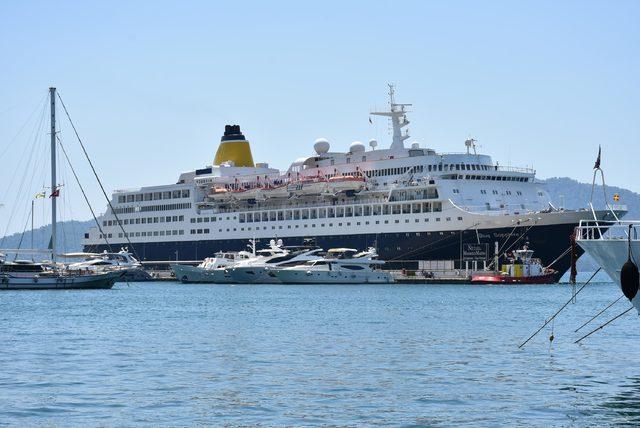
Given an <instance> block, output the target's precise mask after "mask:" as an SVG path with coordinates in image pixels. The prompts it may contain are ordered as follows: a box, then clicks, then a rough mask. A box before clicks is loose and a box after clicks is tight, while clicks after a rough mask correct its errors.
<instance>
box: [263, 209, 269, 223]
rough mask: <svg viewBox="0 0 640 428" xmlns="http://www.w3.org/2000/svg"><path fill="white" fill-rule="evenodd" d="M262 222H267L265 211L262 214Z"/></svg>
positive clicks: (267, 214) (267, 217)
mask: <svg viewBox="0 0 640 428" xmlns="http://www.w3.org/2000/svg"><path fill="white" fill-rule="evenodd" d="M262 221H269V213H268V212H267V211H263V212H262Z"/></svg>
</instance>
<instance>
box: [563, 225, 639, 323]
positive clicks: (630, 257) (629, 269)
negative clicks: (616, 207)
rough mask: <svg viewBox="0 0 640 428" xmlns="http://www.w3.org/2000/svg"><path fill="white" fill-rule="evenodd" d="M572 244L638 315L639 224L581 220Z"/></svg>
mask: <svg viewBox="0 0 640 428" xmlns="http://www.w3.org/2000/svg"><path fill="white" fill-rule="evenodd" d="M576 243H577V244H578V245H579V246H580V247H581V248H582V249H583V250H584V251H585V252H586V253H588V254H589V255H591V257H593V258H594V260H595V261H596V262H597V263H598V264H599V265H600V266H601V267H602V269H603V270H604V271H605V272H607V274H608V275H609V276H610V277H611V279H612V280H613V281H614V282H615V283H616V284H618V286H619V287H620V289H621V290H622V292H623V294H624V295H625V296H626V297H627V298H628V299H629V300H630V301H631V303H633V305H634V306H635V307H636V309H637V310H638V312H639V313H640V297H639V296H638V288H639V287H640V284H639V282H638V266H640V221H622V220H621V221H610V222H607V221H597V220H588V221H587V220H584V221H581V222H580V226H579V227H578V228H577V229H576ZM623 270H624V271H625V273H624V274H623ZM634 271H635V275H634V273H633V272H634Z"/></svg>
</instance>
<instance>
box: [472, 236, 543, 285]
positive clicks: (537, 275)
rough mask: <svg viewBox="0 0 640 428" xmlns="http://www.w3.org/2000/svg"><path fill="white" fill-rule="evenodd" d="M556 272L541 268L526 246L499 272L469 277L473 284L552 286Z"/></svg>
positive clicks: (514, 254)
mask: <svg viewBox="0 0 640 428" xmlns="http://www.w3.org/2000/svg"><path fill="white" fill-rule="evenodd" d="M555 273H556V271H555V270H553V269H550V268H545V267H544V266H542V263H541V262H540V259H536V258H533V250H530V249H529V248H528V247H527V246H526V245H525V246H524V247H523V248H522V249H521V250H515V251H514V252H513V255H512V256H511V257H509V258H508V263H505V264H503V265H502V267H501V269H500V270H499V271H493V272H486V273H485V272H482V273H477V274H473V275H471V282H472V283H473V284H552V283H554V282H555V279H554V275H555Z"/></svg>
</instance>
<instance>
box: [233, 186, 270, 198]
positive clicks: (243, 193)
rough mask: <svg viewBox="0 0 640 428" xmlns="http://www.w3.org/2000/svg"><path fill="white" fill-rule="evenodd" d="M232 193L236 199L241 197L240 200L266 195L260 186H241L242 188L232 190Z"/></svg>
mask: <svg viewBox="0 0 640 428" xmlns="http://www.w3.org/2000/svg"><path fill="white" fill-rule="evenodd" d="M231 195H232V196H233V197H234V198H235V199H239V200H247V199H262V198H264V195H263V194H262V189H261V188H260V187H252V188H250V189H244V188H240V189H236V190H232V191H231Z"/></svg>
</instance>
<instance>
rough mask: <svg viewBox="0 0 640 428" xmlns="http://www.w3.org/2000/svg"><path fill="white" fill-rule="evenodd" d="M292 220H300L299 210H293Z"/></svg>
mask: <svg viewBox="0 0 640 428" xmlns="http://www.w3.org/2000/svg"><path fill="white" fill-rule="evenodd" d="M293 219H294V220H300V210H293Z"/></svg>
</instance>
